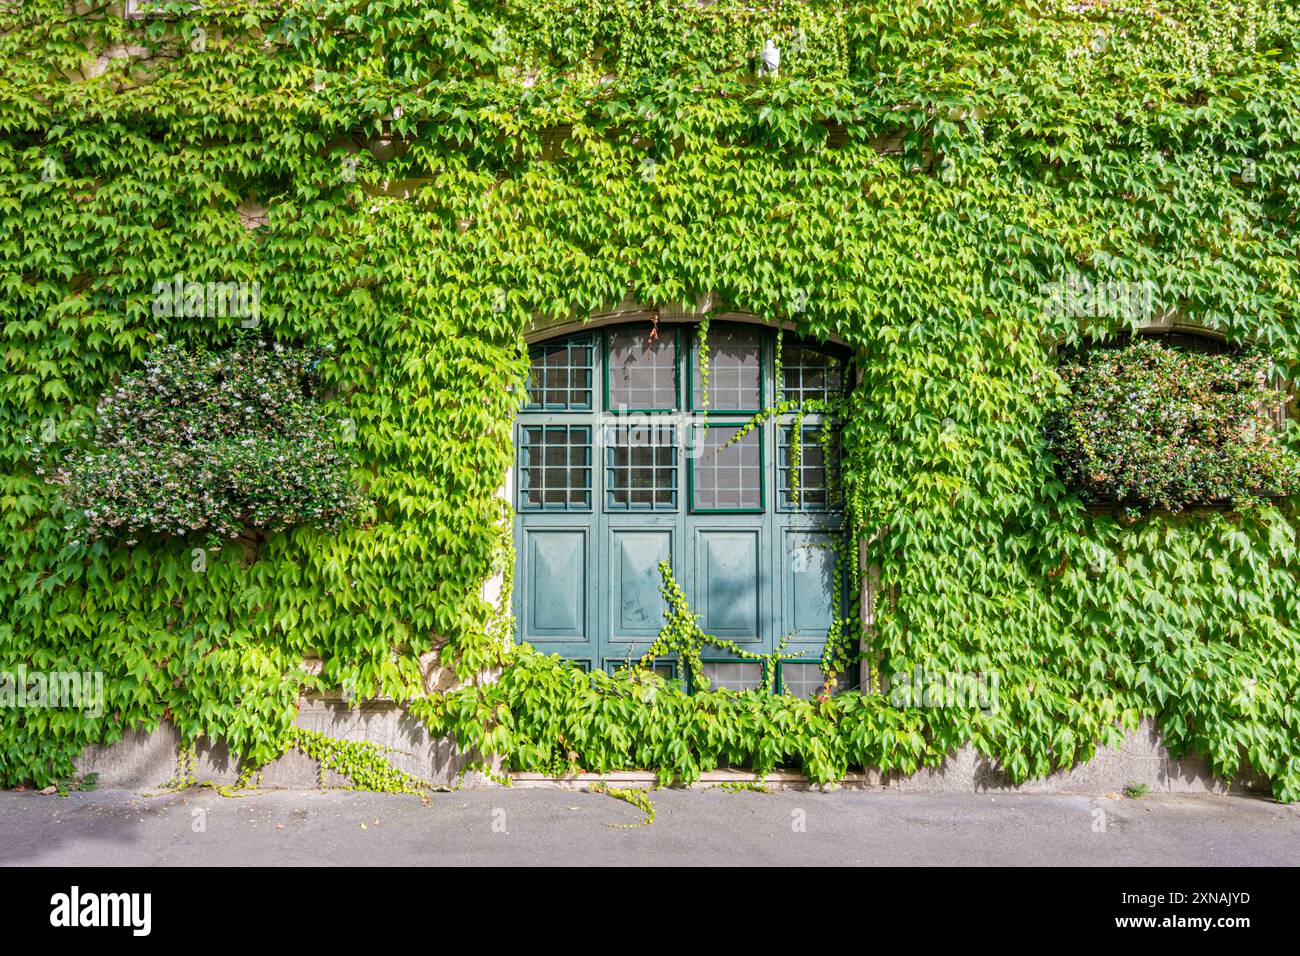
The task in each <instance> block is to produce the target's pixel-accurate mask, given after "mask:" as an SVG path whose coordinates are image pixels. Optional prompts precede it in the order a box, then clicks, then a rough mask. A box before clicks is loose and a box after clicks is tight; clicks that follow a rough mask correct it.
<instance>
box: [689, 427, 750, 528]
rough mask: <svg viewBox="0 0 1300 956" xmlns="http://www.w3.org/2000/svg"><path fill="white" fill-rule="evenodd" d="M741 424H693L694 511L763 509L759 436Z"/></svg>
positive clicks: (692, 504)
mask: <svg viewBox="0 0 1300 956" xmlns="http://www.w3.org/2000/svg"><path fill="white" fill-rule="evenodd" d="M743 427H744V426H743V425H711V426H709V427H708V428H707V429H706V428H703V427H701V426H696V429H695V436H696V437H695V443H694V445H693V447H692V454H693V455H695V458H694V460H693V461H692V476H693V481H692V489H693V495H692V502H691V506H692V507H693V508H694V509H695V510H697V511H761V510H762V509H763V435H762V429H761V428H752V429H750V430H749V431H748V432H746V433H745V434H744V435H743V436H742V435H740V430H741V428H743Z"/></svg>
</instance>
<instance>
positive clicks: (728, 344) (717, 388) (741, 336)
mask: <svg viewBox="0 0 1300 956" xmlns="http://www.w3.org/2000/svg"><path fill="white" fill-rule="evenodd" d="M762 341H763V339H762V333H761V332H759V331H757V330H753V329H741V328H728V327H726V326H723V327H720V328H716V329H710V330H709V335H708V357H709V400H708V404H707V408H708V410H710V411H749V412H756V411H758V410H759V409H761V408H762V407H763V396H762V387H761V386H762V376H761V373H760V369H761V365H762ZM696 345H697V347H696V348H694V349H692V350H691V368H692V369H693V370H694V375H693V377H692V381H693V382H694V383H695V385H694V387H695V395H694V399H693V401H694V406H693V407H694V408H696V409H704V408H705V407H706V405H705V402H704V389H703V384H704V383H703V382H702V381H701V380H700V351H699V348H698V340H697V343H696Z"/></svg>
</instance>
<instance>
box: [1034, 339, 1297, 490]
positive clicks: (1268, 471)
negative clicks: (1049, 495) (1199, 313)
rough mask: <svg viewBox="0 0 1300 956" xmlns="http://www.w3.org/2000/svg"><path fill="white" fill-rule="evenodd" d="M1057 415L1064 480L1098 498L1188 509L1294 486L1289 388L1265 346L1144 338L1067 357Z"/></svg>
mask: <svg viewBox="0 0 1300 956" xmlns="http://www.w3.org/2000/svg"><path fill="white" fill-rule="evenodd" d="M1060 371H1061V377H1062V379H1063V380H1064V382H1065V386H1066V388H1067V389H1068V397H1066V398H1065V399H1064V400H1063V401H1062V403H1061V404H1060V406H1059V407H1058V408H1057V409H1055V410H1054V412H1053V413H1052V414H1051V415H1050V416H1049V419H1048V442H1049V444H1050V446H1051V450H1052V452H1053V454H1054V455H1055V457H1056V460H1057V468H1058V474H1059V476H1060V477H1061V479H1062V481H1064V482H1065V484H1066V485H1067V486H1068V487H1070V488H1071V489H1073V490H1074V491H1076V492H1077V493H1078V494H1079V495H1080V497H1081V498H1082V499H1083V500H1084V501H1086V502H1088V503H1090V504H1102V503H1113V504H1117V505H1123V506H1127V507H1133V508H1163V509H1167V510H1169V511H1180V510H1182V509H1183V508H1186V507H1188V506H1191V505H1210V504H1224V503H1229V502H1236V501H1242V500H1244V499H1248V498H1252V497H1259V496H1265V495H1285V494H1290V493H1292V492H1294V491H1295V490H1296V487H1297V483H1298V478H1300V463H1298V461H1297V458H1296V456H1295V455H1294V454H1293V453H1292V452H1291V451H1290V450H1289V449H1287V448H1286V446H1285V445H1284V444H1283V443H1282V441H1281V440H1280V439H1281V435H1280V430H1279V428H1278V426H1277V423H1276V420H1275V418H1274V415H1275V413H1276V412H1277V409H1278V407H1279V406H1280V405H1281V404H1282V402H1283V400H1284V399H1283V396H1282V395H1281V393H1279V392H1278V391H1277V389H1276V388H1274V387H1273V386H1272V385H1271V384H1270V382H1269V373H1270V363H1269V360H1268V358H1267V357H1266V356H1264V355H1261V354H1259V353H1257V352H1245V353H1240V354H1225V355H1208V354H1202V353H1196V352H1183V351H1177V350H1175V349H1172V348H1168V347H1166V346H1164V345H1161V344H1160V343H1158V342H1156V341H1153V340H1150V339H1137V340H1135V341H1134V342H1133V343H1132V344H1130V345H1126V346H1124V347H1122V348H1117V349H1095V350H1092V351H1089V352H1086V353H1084V354H1082V355H1081V356H1079V357H1077V358H1075V359H1072V360H1070V361H1067V362H1066V363H1065V364H1064V365H1063V366H1062V367H1061V369H1060Z"/></svg>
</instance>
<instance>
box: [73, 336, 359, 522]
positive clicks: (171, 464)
mask: <svg viewBox="0 0 1300 956" xmlns="http://www.w3.org/2000/svg"><path fill="white" fill-rule="evenodd" d="M319 360H320V359H319V356H318V355H317V354H316V353H314V352H311V351H308V350H301V349H290V348H285V347H284V346H282V345H279V344H276V345H273V346H270V347H267V346H265V345H262V344H261V343H257V342H247V343H242V344H240V345H239V346H237V347H235V348H233V349H230V350H229V351H224V352H209V351H206V350H202V349H200V350H197V351H187V350H185V349H183V348H181V347H180V346H177V345H165V346H163V347H162V348H160V349H158V350H157V351H155V352H154V353H153V354H151V355H150V356H149V357H148V358H147V359H146V360H145V362H144V367H143V369H141V370H140V371H138V372H136V373H134V374H131V375H127V376H125V377H124V378H123V379H122V380H121V382H120V383H119V384H118V386H117V387H116V388H115V389H113V390H112V391H111V392H109V393H108V394H106V395H105V396H104V397H103V398H102V399H101V400H100V403H99V407H98V416H97V421H96V425H95V435H94V444H93V447H91V448H89V449H85V450H82V451H78V452H76V453H74V454H73V455H72V456H70V458H69V459H68V461H67V463H66V464H65V466H64V467H63V469H61V471H60V472H59V473H58V477H57V480H59V481H62V482H63V483H64V484H65V498H66V500H67V502H68V504H69V505H70V506H71V507H72V508H73V509H75V510H76V511H78V512H80V513H81V515H82V516H83V517H84V520H85V530H86V535H87V537H88V538H91V539H93V538H98V537H103V536H106V535H109V534H115V535H116V534H125V536H126V537H127V541H126V543H127V544H135V543H136V537H137V535H139V534H140V533H142V532H153V533H156V534H172V535H188V534H191V533H194V532H200V531H203V532H207V533H208V537H209V539H210V540H211V541H213V542H214V543H215V542H216V540H217V539H220V538H233V537H237V536H238V535H239V534H240V533H241V532H242V531H245V530H250V529H259V530H270V531H279V530H283V529H284V528H287V527H289V526H290V525H296V524H310V525H313V526H316V527H320V528H327V529H328V528H333V527H334V526H336V525H337V524H338V523H339V522H340V521H342V520H343V519H344V518H346V517H347V516H348V515H349V514H351V513H352V512H353V511H354V510H355V509H356V507H357V505H358V504H359V498H358V495H357V493H356V491H355V489H354V488H353V487H352V486H351V484H350V483H349V480H348V471H349V465H348V462H347V459H346V458H345V457H344V456H343V455H341V454H340V453H339V451H338V450H337V449H336V447H335V435H336V434H337V433H338V428H337V426H336V425H334V424H332V423H331V422H330V421H329V420H328V419H327V418H326V417H325V415H324V413H323V412H322V410H321V408H320V406H319V405H318V404H317V402H316V400H315V398H314V397H312V394H311V389H312V386H313V384H314V382H315V369H316V367H317V365H318V364H319Z"/></svg>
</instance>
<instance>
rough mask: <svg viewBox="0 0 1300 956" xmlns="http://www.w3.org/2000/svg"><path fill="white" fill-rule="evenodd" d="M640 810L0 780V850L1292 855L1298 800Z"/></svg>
mask: <svg viewBox="0 0 1300 956" xmlns="http://www.w3.org/2000/svg"><path fill="white" fill-rule="evenodd" d="M651 799H652V800H653V802H654V805H655V809H656V813H657V815H656V819H655V821H654V823H653V824H651V825H649V826H645V827H640V828H636V829H626V828H621V827H619V826H611V824H612V825H620V824H623V825H625V824H634V823H637V822H638V821H640V820H642V819H643V816H642V814H641V812H640V811H639V810H637V809H635V808H634V807H632V806H629V805H628V804H627V803H625V802H623V801H620V800H616V799H614V798H612V797H609V796H606V795H603V794H596V793H586V792H573V791H563V790H556V789H532V790H508V789H491V790H466V791H461V792H456V793H438V794H432V795H431V796H430V799H429V802H428V803H427V804H423V803H421V801H420V799H419V798H418V797H404V796H388V795H382V794H365V793H351V792H346V791H286V790H281V791H272V790H267V791H259V792H256V793H254V794H253V795H251V796H247V797H240V798H230V797H222V796H220V795H218V794H217V793H215V792H214V791H212V790H207V789H192V790H190V791H188V792H185V793H179V794H176V793H166V794H161V795H147V794H141V793H130V792H124V791H102V792H95V793H73V794H71V795H69V796H67V797H58V796H41V795H39V794H34V793H12V792H8V793H0V864H4V865H10V866H39V865H51V864H60V865H108V866H112V865H168V864H187V865H204V864H213V865H236V866H248V865H285V866H307V865H314V864H356V865H369V864H374V865H392V864H408V865H431V866H458V865H493V866H496V865H508V864H517V863H518V864H572V865H579V866H615V865H620V864H638V865H671V866H680V865H684V864H710V863H732V864H745V865H764V864H818V865H827V864H864V865H906V864H956V865H962V864H992V865H1005V864H1012V865H1016V864H1021V865H1043V864H1046V865H1051V864H1079V865H1094V866H1133V865H1137V866H1141V865H1153V864H1163V865H1170V864H1173V865H1180V864H1201V865H1213V866H1226V865H1247V866H1249V865H1259V864H1270V865H1278V864H1281V865H1295V864H1296V863H1298V862H1300V808H1296V807H1287V806H1280V805H1278V804H1275V803H1273V802H1271V801H1267V800H1263V799H1258V798H1253V797H1239V796H1168V795H1161V796H1147V797H1144V798H1142V799H1138V800H1132V799H1127V798H1114V797H1113V796H1112V797H1106V796H1068V795H1059V794H1042V795H1039V794H1013V795H1007V794H997V795H977V794H965V795H952V794H906V793H896V792H881V791H847V790H846V791H839V792H836V793H811V792H798V791H787V792H780V793H756V792H728V791H725V790H706V791H698V790H694V791H690V790H660V791H657V792H655V793H654V794H652V796H651Z"/></svg>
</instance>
